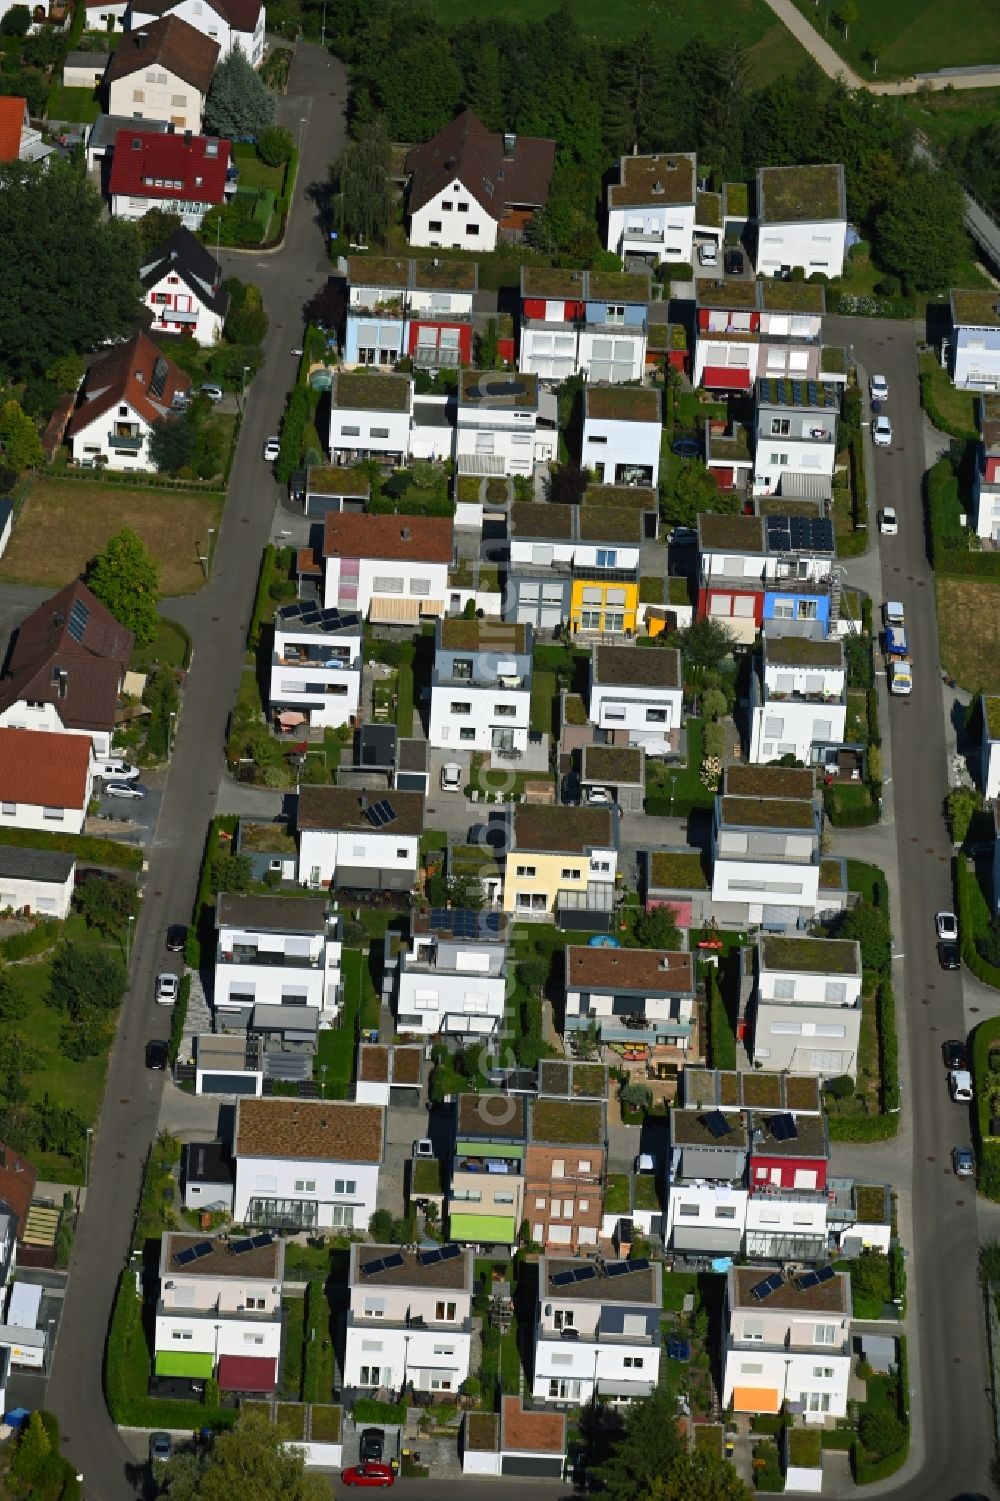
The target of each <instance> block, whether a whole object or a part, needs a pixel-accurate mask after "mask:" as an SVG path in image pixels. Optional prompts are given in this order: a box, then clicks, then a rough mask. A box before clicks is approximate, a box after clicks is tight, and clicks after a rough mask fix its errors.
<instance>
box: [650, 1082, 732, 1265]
mask: <svg viewBox="0 0 1000 1501" xmlns="http://www.w3.org/2000/svg"><path fill="white" fill-rule="evenodd" d="M687 1073H688V1070H685V1075H686V1074H687ZM685 1082H686V1081H685ZM749 1146H750V1134H749V1131H748V1129H747V1117H746V1116H745V1114H744V1113H743V1112H742V1111H726V1112H725V1113H723V1112H721V1111H720V1112H718V1115H717V1116H716V1115H715V1113H714V1112H712V1111H707V1110H705V1109H703V1108H701V1107H700V1106H695V1107H694V1108H685V1109H681V1108H680V1107H677V1106H675V1107H674V1109H672V1110H671V1112H670V1161H669V1164H668V1168H667V1194H666V1213H665V1216H664V1230H663V1241H664V1245H665V1246H666V1248H667V1250H668V1251H673V1252H674V1253H675V1254H676V1255H678V1256H738V1255H739V1254H740V1252H741V1251H742V1249H743V1236H744V1232H745V1229H746V1211H747V1199H748V1197H749V1189H748V1186H747V1162H748V1160H749Z"/></svg>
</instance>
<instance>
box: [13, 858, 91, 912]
mask: <svg viewBox="0 0 1000 1501" xmlns="http://www.w3.org/2000/svg"><path fill="white" fill-rule="evenodd" d="M75 879H76V857H75V855H64V854H62V853H61V852H60V851H59V850H33V849H22V848H20V846H18V845H16V844H3V845H0V912H11V913H15V914H18V915H20V914H21V913H24V914H28V913H35V912H37V913H38V914H39V916H41V917H58V918H60V919H64V918H67V917H68V916H69V909H70V902H71V901H72V899H73V886H74V884H75Z"/></svg>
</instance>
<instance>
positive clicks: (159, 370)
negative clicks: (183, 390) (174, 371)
mask: <svg viewBox="0 0 1000 1501" xmlns="http://www.w3.org/2000/svg"><path fill="white" fill-rule="evenodd" d="M168 369H169V366H168V365H167V362H166V360H165V359H164V358H163V356H162V355H160V357H159V359H158V360H157V361H156V364H155V365H154V366H153V374H152V376H151V377H150V381H149V394H150V396H162V395H163V393H164V391H165V390H166V389H167V371H168Z"/></svg>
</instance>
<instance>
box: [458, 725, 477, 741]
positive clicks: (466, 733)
mask: <svg viewBox="0 0 1000 1501" xmlns="http://www.w3.org/2000/svg"><path fill="white" fill-rule="evenodd" d="M458 738H459V740H466V741H468V740H475V738H476V732H475V730H473V729H471V728H470V729H464V728H463V729H461V730H459V732H458Z"/></svg>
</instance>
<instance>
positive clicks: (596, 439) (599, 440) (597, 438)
mask: <svg viewBox="0 0 1000 1501" xmlns="http://www.w3.org/2000/svg"><path fill="white" fill-rule="evenodd" d="M607 441H608V440H607V438H605V437H601V436H600V434H598V433H591V435H590V437H589V438H588V439H587V442H588V443H606V442H607Z"/></svg>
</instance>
